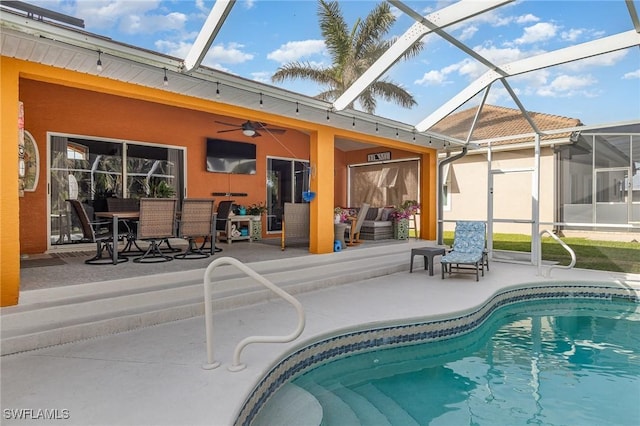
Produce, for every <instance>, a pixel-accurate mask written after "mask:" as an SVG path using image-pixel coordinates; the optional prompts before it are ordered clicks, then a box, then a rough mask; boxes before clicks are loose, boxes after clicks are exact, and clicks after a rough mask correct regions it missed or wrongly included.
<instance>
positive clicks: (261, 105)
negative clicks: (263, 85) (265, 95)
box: [260, 93, 264, 109]
mask: <svg viewBox="0 0 640 426" xmlns="http://www.w3.org/2000/svg"><path fill="white" fill-rule="evenodd" d="M262 108H264V104H263V103H262V93H260V109H262Z"/></svg>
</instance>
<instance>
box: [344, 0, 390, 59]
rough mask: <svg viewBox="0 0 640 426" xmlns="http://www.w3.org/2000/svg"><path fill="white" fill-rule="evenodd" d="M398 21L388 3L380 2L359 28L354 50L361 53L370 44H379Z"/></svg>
mask: <svg viewBox="0 0 640 426" xmlns="http://www.w3.org/2000/svg"><path fill="white" fill-rule="evenodd" d="M395 21H396V18H395V16H393V14H392V13H391V7H390V6H389V4H388V3H386V2H385V3H380V4H379V5H377V6H376V8H375V9H374V10H372V11H371V12H370V13H369V15H367V17H366V19H365V20H364V21H363V22H362V24H361V25H360V28H359V32H358V35H357V37H356V39H355V40H354V42H353V50H354V51H355V52H357V54H359V53H360V52H366V51H367V50H369V47H370V46H374V45H378V44H379V43H380V41H381V39H382V37H384V36H385V35H386V34H387V33H388V32H389V30H390V29H391V26H392V25H393V23H394V22H395Z"/></svg>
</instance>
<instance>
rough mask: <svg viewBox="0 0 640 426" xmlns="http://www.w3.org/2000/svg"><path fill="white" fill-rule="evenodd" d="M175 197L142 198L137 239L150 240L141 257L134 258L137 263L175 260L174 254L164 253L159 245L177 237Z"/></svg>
mask: <svg viewBox="0 0 640 426" xmlns="http://www.w3.org/2000/svg"><path fill="white" fill-rule="evenodd" d="M177 203H178V200H177V199H175V198H141V199H140V220H139V222H138V232H137V235H136V237H137V239H139V240H143V241H148V242H149V247H148V248H147V250H146V251H145V252H144V254H143V255H142V256H140V257H136V258H135V259H133V261H134V262H136V263H159V262H168V261H170V260H173V257H172V256H168V255H166V254H165V253H163V252H162V251H161V250H160V248H159V247H158V246H159V244H160V243H162V242H163V241H165V240H168V239H169V238H172V237H175V236H176V235H175V220H176V205H177Z"/></svg>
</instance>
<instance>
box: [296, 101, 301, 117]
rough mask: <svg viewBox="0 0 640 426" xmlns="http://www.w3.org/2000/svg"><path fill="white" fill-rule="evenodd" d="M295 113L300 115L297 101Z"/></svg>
mask: <svg viewBox="0 0 640 426" xmlns="http://www.w3.org/2000/svg"><path fill="white" fill-rule="evenodd" d="M296 115H300V108H299V105H298V102H296Z"/></svg>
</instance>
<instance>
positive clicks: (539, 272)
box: [538, 229, 576, 278]
mask: <svg viewBox="0 0 640 426" xmlns="http://www.w3.org/2000/svg"><path fill="white" fill-rule="evenodd" d="M544 234H549V236H550V237H551V238H553V239H554V240H556V241H557V242H558V243H560V245H561V246H562V247H563V248H564V249H565V250H566V251H567V252H568V253H569V254H570V255H571V262H569V264H568V265H550V266H549V268H548V269H547V273H546V274H544V273H543V272H542V236H543V235H544ZM575 264H576V252H574V251H573V249H572V248H571V247H569V246H568V245H567V243H565V242H564V241H562V240H561V239H560V237H558V236H557V235H556V234H554V233H553V232H551V231H549V230H548V229H543V230H542V231H540V238H539V239H538V275H541V276H543V277H545V278H550V277H551V270H552V269H553V268H558V269H571V268H573V267H574V266H575Z"/></svg>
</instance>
